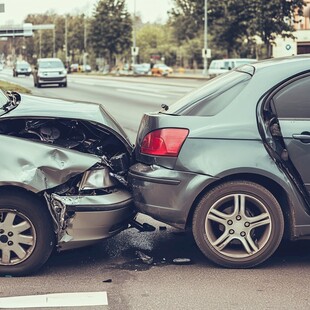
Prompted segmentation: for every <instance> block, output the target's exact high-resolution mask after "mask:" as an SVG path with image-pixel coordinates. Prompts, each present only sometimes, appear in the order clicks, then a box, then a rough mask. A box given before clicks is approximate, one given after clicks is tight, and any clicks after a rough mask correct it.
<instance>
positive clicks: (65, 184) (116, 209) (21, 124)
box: [0, 95, 135, 250]
mask: <svg viewBox="0 0 310 310" xmlns="http://www.w3.org/2000/svg"><path fill="white" fill-rule="evenodd" d="M16 98H17V100H19V99H20V102H19V104H17V105H16V106H13V102H12V107H13V108H11V106H10V105H8V108H6V109H3V112H2V115H1V116H0V144H1V149H0V155H1V159H2V163H3V165H2V167H1V173H0V187H12V186H13V187H16V188H23V189H25V190H27V191H29V192H32V193H33V194H35V195H37V196H40V197H41V198H43V197H44V198H45V202H46V207H47V208H48V209H49V212H50V214H51V217H52V219H53V224H54V231H55V234H56V238H57V247H58V249H59V250H65V249H71V248H76V247H80V246H85V245H89V244H92V243H94V242H96V241H98V240H101V239H105V238H108V237H110V236H113V235H114V234H116V233H118V232H120V231H121V230H123V229H125V228H127V227H128V222H129V220H130V219H132V218H133V217H134V215H135V213H134V210H133V204H132V196H131V194H130V193H129V191H127V190H126V186H124V184H126V182H125V177H124V176H125V174H126V172H127V170H128V165H129V159H128V157H130V156H131V151H132V146H131V144H130V142H129V139H128V138H127V136H126V134H125V133H124V131H123V130H122V128H121V127H120V126H119V125H118V124H117V123H116V122H115V120H114V119H113V118H112V117H111V116H110V115H109V114H108V113H107V112H106V111H105V110H104V109H103V108H102V107H101V106H100V105H97V104H92V103H82V102H69V101H65V100H59V99H48V98H42V97H34V96H29V95H22V96H21V97H19V95H18V96H17V97H16ZM43 200H44V199H43Z"/></svg>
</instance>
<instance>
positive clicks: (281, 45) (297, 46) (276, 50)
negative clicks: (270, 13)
mask: <svg viewBox="0 0 310 310" xmlns="http://www.w3.org/2000/svg"><path fill="white" fill-rule="evenodd" d="M305 2H306V6H305V7H304V14H303V16H302V17H300V16H299V18H300V23H297V24H294V28H295V31H294V32H293V35H294V37H295V38H294V39H293V38H282V37H281V36H278V37H277V38H276V40H275V44H274V46H273V51H272V55H273V57H282V56H292V55H298V54H308V53H310V0H306V1H305Z"/></svg>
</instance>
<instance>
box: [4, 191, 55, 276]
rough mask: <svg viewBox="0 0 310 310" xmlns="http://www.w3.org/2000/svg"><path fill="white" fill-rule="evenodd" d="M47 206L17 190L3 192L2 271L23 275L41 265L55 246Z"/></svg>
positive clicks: (8, 273) (5, 273)
mask: <svg viewBox="0 0 310 310" xmlns="http://www.w3.org/2000/svg"><path fill="white" fill-rule="evenodd" d="M54 240H55V237H54V233H53V226H52V223H51V219H50V216H49V213H48V211H47V210H46V209H45V206H44V205H43V204H42V203H41V202H40V201H39V200H38V199H36V198H35V197H32V196H29V195H26V194H24V193H16V192H15V191H5V192H1V193H0V275H13V276H23V275H26V274H29V273H31V272H34V271H35V270H37V269H39V268H40V267H41V266H42V265H43V264H44V263H45V262H46V261H47V259H48V258H49V256H50V254H51V252H52V250H53V248H54V242H55V241H54Z"/></svg>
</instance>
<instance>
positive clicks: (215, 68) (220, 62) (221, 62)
mask: <svg viewBox="0 0 310 310" xmlns="http://www.w3.org/2000/svg"><path fill="white" fill-rule="evenodd" d="M256 61H257V60H256V59H252V58H227V59H216V60H212V61H211V63H210V67H209V70H208V74H209V76H210V77H215V76H217V75H220V74H222V73H226V72H228V71H229V70H232V69H234V68H236V67H239V66H242V65H246V64H249V63H253V62H256Z"/></svg>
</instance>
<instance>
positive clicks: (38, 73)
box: [33, 58, 67, 87]
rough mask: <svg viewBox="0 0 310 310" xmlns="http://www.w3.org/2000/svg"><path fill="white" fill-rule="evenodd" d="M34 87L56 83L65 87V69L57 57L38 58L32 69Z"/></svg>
mask: <svg viewBox="0 0 310 310" xmlns="http://www.w3.org/2000/svg"><path fill="white" fill-rule="evenodd" d="M33 81H34V86H35V87H41V86H42V85H50V84H58V85H59V86H63V87H67V70H66V69H65V66H64V64H63V62H62V61H61V60H60V59H58V58H40V59H38V61H37V64H36V66H35V67H34V71H33Z"/></svg>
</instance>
